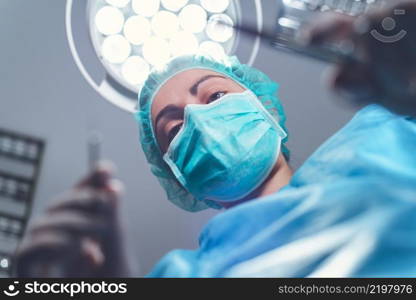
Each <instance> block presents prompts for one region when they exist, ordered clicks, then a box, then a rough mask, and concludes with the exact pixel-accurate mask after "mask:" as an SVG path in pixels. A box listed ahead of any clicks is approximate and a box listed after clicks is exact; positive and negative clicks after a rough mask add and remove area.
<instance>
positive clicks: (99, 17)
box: [95, 6, 124, 35]
mask: <svg viewBox="0 0 416 300" xmlns="http://www.w3.org/2000/svg"><path fill="white" fill-rule="evenodd" d="M123 24H124V16H123V13H122V12H121V11H120V10H119V9H117V8H115V7H112V6H104V7H102V8H101V9H100V10H99V11H98V12H97V14H96V15H95V26H96V27H97V30H98V31H99V32H100V33H102V34H104V35H110V34H117V33H119V32H120V31H121V29H122V28H123Z"/></svg>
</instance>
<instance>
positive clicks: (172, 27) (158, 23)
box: [152, 10, 179, 38]
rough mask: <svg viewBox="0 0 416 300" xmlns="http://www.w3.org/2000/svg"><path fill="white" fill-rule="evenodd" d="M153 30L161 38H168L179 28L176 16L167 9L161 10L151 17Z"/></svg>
mask: <svg viewBox="0 0 416 300" xmlns="http://www.w3.org/2000/svg"><path fill="white" fill-rule="evenodd" d="M152 29H153V32H154V33H155V34H156V35H157V36H159V37H161V38H170V37H172V35H174V34H175V33H176V32H177V31H178V29H179V20H178V17H177V16H176V15H175V14H174V13H172V12H169V11H166V10H162V11H159V12H158V13H156V14H155V15H154V17H153V18H152Z"/></svg>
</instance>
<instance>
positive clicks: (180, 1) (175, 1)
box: [162, 0, 188, 12]
mask: <svg viewBox="0 0 416 300" xmlns="http://www.w3.org/2000/svg"><path fill="white" fill-rule="evenodd" d="M187 3H188V0H162V5H163V7H164V8H166V9H168V10H171V11H173V12H177V11H178V10H180V9H181V8H182V7H184V6H185V5H186V4H187Z"/></svg>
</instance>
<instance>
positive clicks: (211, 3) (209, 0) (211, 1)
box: [201, 0, 230, 14]
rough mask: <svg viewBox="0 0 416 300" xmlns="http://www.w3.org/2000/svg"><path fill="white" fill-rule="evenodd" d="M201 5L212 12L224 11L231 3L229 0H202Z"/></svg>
mask: <svg viewBox="0 0 416 300" xmlns="http://www.w3.org/2000/svg"><path fill="white" fill-rule="evenodd" d="M201 5H202V7H203V8H205V9H206V10H207V11H209V12H211V13H217V14H218V13H222V12H223V11H225V10H226V9H227V8H228V6H229V5H230V1H229V0H201Z"/></svg>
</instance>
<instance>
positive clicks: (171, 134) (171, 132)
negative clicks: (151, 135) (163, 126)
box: [168, 123, 183, 144]
mask: <svg viewBox="0 0 416 300" xmlns="http://www.w3.org/2000/svg"><path fill="white" fill-rule="evenodd" d="M182 124H183V123H179V124H178V125H175V126H174V127H172V129H171V130H169V133H168V141H169V144H170V142H172V140H173V138H174V137H175V136H176V135H177V134H178V132H179V130H180V129H181V128H182Z"/></svg>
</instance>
